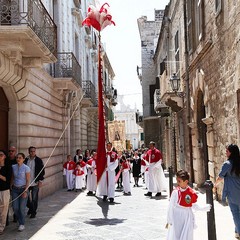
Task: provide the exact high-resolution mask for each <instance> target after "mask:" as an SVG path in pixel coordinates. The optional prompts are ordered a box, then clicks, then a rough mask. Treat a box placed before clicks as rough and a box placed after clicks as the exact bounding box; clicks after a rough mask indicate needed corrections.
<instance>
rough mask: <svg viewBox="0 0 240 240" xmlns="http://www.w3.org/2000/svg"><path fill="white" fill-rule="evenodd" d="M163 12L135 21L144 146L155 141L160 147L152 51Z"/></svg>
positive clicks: (158, 11) (156, 82) (156, 86)
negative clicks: (138, 39) (155, 106)
mask: <svg viewBox="0 0 240 240" xmlns="http://www.w3.org/2000/svg"><path fill="white" fill-rule="evenodd" d="M163 13H164V12H163V11H161V10H155V20H153V21H148V19H147V17H146V16H143V17H141V18H139V19H137V23H138V28H139V33H140V39H141V55H142V66H141V67H140V69H141V74H140V73H139V72H138V74H139V78H140V80H141V85H142V94H143V123H142V126H143V128H144V144H145V146H148V144H149V142H150V141H155V142H156V143H157V146H158V147H160V145H161V140H160V137H159V136H160V135H161V129H160V122H161V121H160V119H159V117H158V116H157V114H156V112H155V111H154V96H153V94H154V91H155V89H157V88H159V83H158V81H157V78H156V74H155V66H154V63H153V55H154V50H155V48H156V43H157V39H158V36H159V32H160V26H161V24H162V20H163Z"/></svg>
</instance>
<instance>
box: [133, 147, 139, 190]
mask: <svg viewBox="0 0 240 240" xmlns="http://www.w3.org/2000/svg"><path fill="white" fill-rule="evenodd" d="M131 163H132V173H133V178H134V182H135V184H134V187H139V185H138V181H139V177H140V174H141V159H140V157H139V156H138V152H137V151H135V152H134V156H133V158H132V159H131Z"/></svg>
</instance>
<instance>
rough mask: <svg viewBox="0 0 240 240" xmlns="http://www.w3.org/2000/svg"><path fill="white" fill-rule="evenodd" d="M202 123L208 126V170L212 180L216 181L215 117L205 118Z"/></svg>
mask: <svg viewBox="0 0 240 240" xmlns="http://www.w3.org/2000/svg"><path fill="white" fill-rule="evenodd" d="M202 121H203V122H204V123H205V124H206V125H207V146H208V159H209V162H208V170H209V175H210V180H211V181H215V177H216V174H215V162H214V131H213V123H214V119H213V117H208V118H203V119H202Z"/></svg>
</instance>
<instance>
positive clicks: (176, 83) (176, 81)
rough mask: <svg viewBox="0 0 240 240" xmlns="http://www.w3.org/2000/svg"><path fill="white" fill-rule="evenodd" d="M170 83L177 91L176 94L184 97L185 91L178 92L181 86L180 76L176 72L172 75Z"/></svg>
mask: <svg viewBox="0 0 240 240" xmlns="http://www.w3.org/2000/svg"><path fill="white" fill-rule="evenodd" d="M169 81H170V84H171V87H172V90H173V91H174V92H175V94H176V95H177V96H178V97H184V96H185V93H184V92H178V90H179V88H180V78H179V77H178V76H177V75H176V73H173V75H172V76H171V77H170V80H169Z"/></svg>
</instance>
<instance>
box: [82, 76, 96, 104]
mask: <svg viewBox="0 0 240 240" xmlns="http://www.w3.org/2000/svg"><path fill="white" fill-rule="evenodd" d="M82 85H83V91H84V97H85V98H90V99H91V102H92V104H93V106H97V95H96V90H95V86H94V84H93V83H92V82H91V81H89V80H87V81H83V82H82Z"/></svg>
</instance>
